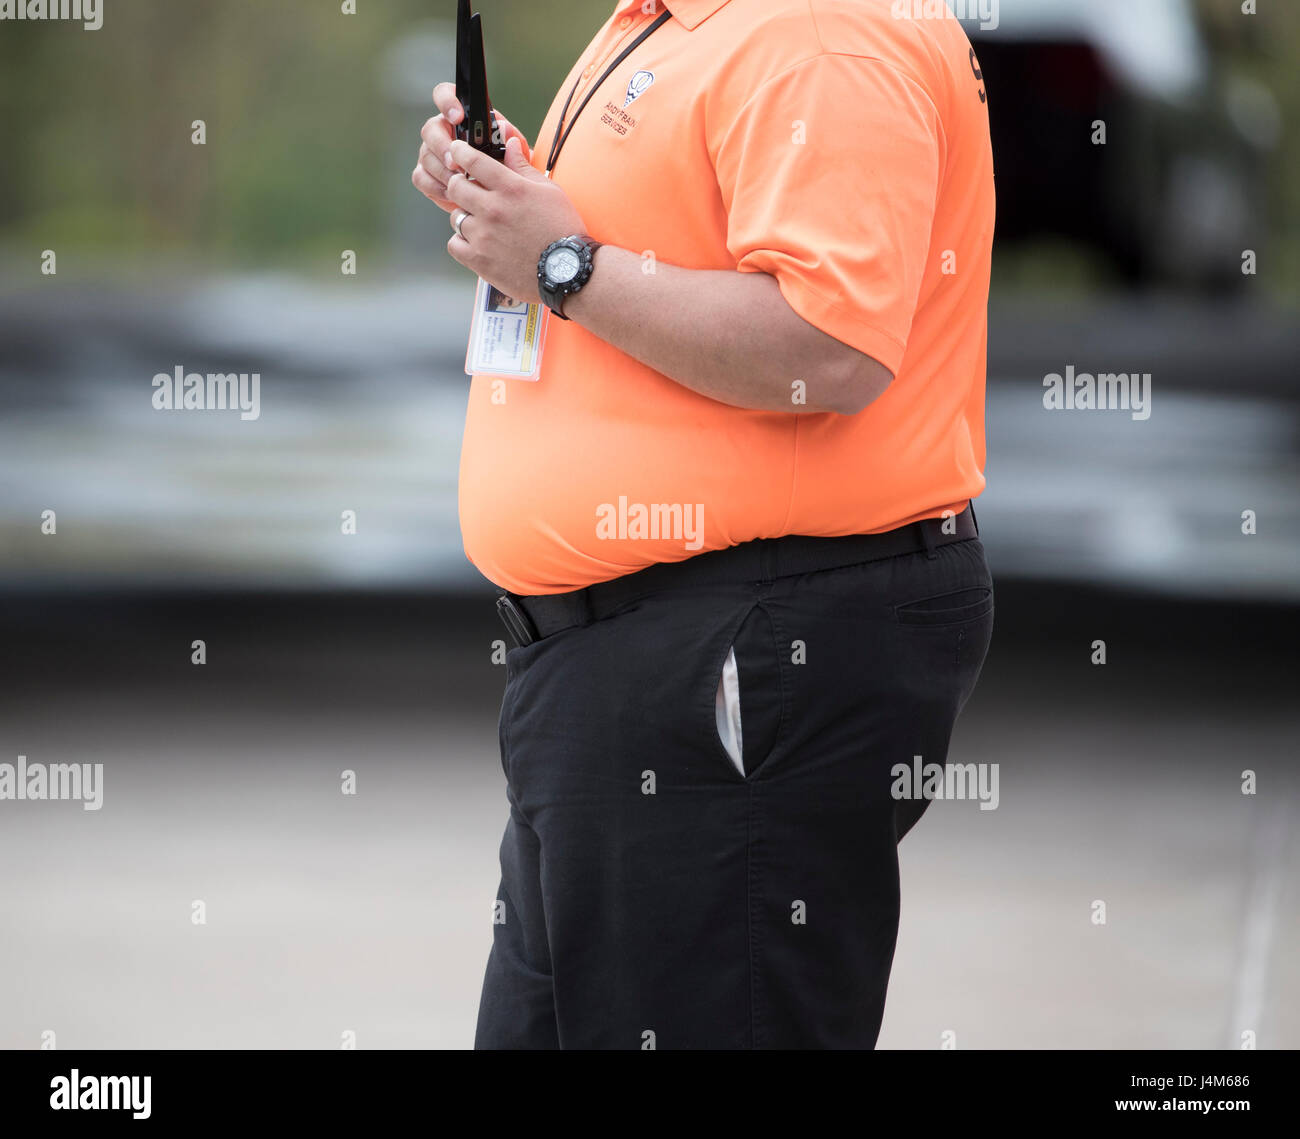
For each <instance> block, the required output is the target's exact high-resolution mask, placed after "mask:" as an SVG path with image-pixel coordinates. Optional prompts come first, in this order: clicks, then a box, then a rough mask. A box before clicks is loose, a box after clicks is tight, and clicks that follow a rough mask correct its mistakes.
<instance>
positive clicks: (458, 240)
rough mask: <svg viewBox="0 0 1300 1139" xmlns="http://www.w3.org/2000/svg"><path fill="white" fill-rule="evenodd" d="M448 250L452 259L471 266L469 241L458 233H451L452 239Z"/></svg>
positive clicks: (448, 244)
mask: <svg viewBox="0 0 1300 1139" xmlns="http://www.w3.org/2000/svg"><path fill="white" fill-rule="evenodd" d="M447 252H448V253H450V254H451V256H452V259H453V260H455V261H459V262H460V263H461V264H462V265H464V266H465V268H466V269H468V268H469V267H470V265H469V258H470V257H471V253H470V248H469V242H468V241H466V240H465V239H464V238H463V237H460V236H459V235H457V234H454V233H453V234H452V235H451V240H450V241H448V242H447Z"/></svg>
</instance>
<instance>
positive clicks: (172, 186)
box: [0, 0, 1300, 1048]
mask: <svg viewBox="0 0 1300 1139" xmlns="http://www.w3.org/2000/svg"><path fill="white" fill-rule="evenodd" d="M862 2H864V3H869V2H885V0H862ZM343 7H345V6H344V5H343V4H342V3H341V2H336V3H320V2H309V0H278V2H277V3H275V4H266V3H259V2H256V0H219V2H213V3H209V4H204V5H182V4H176V3H168V2H166V0H120V2H118V3H110V4H108V5H107V11H106V12H105V14H104V22H103V27H102V28H101V29H100V30H97V31H84V30H82V29H81V28H80V27H79V26H78V25H75V24H68V23H62V22H48V21H46V22H39V23H30V22H29V23H16V22H9V21H6V22H3V23H0V400H2V401H3V416H0V675H2V683H0V763H6V762H7V763H13V762H15V761H16V759H17V757H18V756H20V755H25V756H27V757H28V759H29V761H30V762H33V763H38V762H39V763H103V764H104V771H105V783H106V787H105V801H104V808H103V809H102V810H101V811H98V812H84V811H82V810H80V809H79V807H78V806H77V805H76V804H71V803H57V802H56V803H33V802H28V803H14V802H0V1047H9V1048H30V1047H39V1046H40V1044H41V1042H42V1034H43V1033H54V1034H55V1038H56V1039H57V1042H58V1045H59V1046H60V1047H102V1048H113V1047H205V1046H211V1047H265V1048H279V1047H322V1048H332V1047H338V1046H339V1045H340V1042H341V1040H342V1039H343V1034H344V1033H346V1032H355V1033H356V1039H357V1043H358V1045H359V1046H361V1047H466V1046H468V1045H469V1044H470V1043H471V1041H472V1035H473V1024H474V1014H475V1009H476V1006H477V997H478V987H479V984H480V981H481V976H482V966H483V962H484V959H485V956H486V952H487V948H488V945H489V944H490V939H491V926H490V907H491V903H492V899H493V898H494V896H495V889H496V881H497V869H496V848H497V844H498V842H499V837H500V831H501V828H502V827H503V826H504V823H505V819H506V803H505V796H504V781H503V778H502V775H501V768H500V764H499V762H498V758H497V753H496V716H497V709H498V702H499V698H500V692H501V687H502V684H503V681H504V670H503V669H502V668H501V667H500V665H499V664H496V663H494V659H493V648H494V642H495V641H497V640H498V639H499V638H501V637H502V636H503V632H502V630H501V627H500V626H499V624H498V623H497V621H496V618H495V614H494V612H493V607H492V597H493V595H494V592H495V591H494V590H493V589H492V587H491V586H490V585H488V583H486V582H484V581H483V580H482V579H481V578H479V577H478V575H477V574H476V573H475V571H474V570H473V568H472V567H471V566H470V565H469V564H468V563H467V562H466V561H465V559H464V556H463V553H462V551H461V546H460V538H459V531H458V525H457V518H456V499H455V489H456V471H457V464H458V457H459V444H460V429H461V424H462V421H463V415H464V409H465V400H466V391H467V381H466V377H465V376H464V374H463V361H464V351H465V341H466V336H467V332H468V316H469V306H470V301H471V296H472V292H473V289H472V281H471V280H470V279H468V277H467V275H466V274H465V273H464V271H463V270H461V269H460V268H459V267H458V266H456V265H455V264H454V263H453V262H451V261H450V259H449V258H448V257H447V256H446V254H445V251H444V249H443V246H444V244H445V241H446V237H447V225H446V221H445V219H444V215H442V214H441V212H439V211H437V210H436V209H435V208H434V207H432V206H431V205H429V204H428V203H427V202H425V201H424V200H423V199H422V198H420V197H419V196H418V195H417V194H416V193H415V191H414V190H413V189H412V188H411V186H410V181H409V178H410V171H411V168H412V166H413V165H414V162H415V154H416V151H417V149H418V146H419V139H418V131H419V128H420V125H421V124H422V123H423V121H424V120H425V118H427V117H428V115H429V114H430V113H431V105H430V99H429V92H430V89H431V88H432V86H433V84H434V83H435V82H438V81H440V80H442V79H449V78H451V77H452V33H453V27H454V4H453V3H452V2H451V0H445V2H441V0H440V2H438V3H432V2H429V0H418V2H417V0H362V2H361V3H360V4H358V5H357V7H358V9H359V11H358V12H357V14H355V15H352V14H347V13H345V12H344V11H342V10H341V9H342V8H343ZM477 7H478V9H479V10H480V11H481V12H482V13H483V18H484V23H485V34H486V40H487V52H488V71H489V76H490V78H491V90H492V96H493V101H494V103H495V104H496V105H497V106H498V107H499V108H500V109H501V110H502V111H503V112H504V113H505V114H506V115H508V116H509V117H510V118H511V119H512V120H513V121H514V122H515V123H517V124H518V125H519V126H521V128H522V129H524V131H525V132H526V133H528V134H529V135H530V137H532V136H535V134H536V130H537V128H538V126H539V124H540V122H541V119H542V117H543V115H544V113H545V110H546V108H547V106H548V104H549V101H550V99H551V97H552V96H553V94H554V92H555V89H556V88H557V86H558V84H559V83H560V81H561V79H562V78H563V76H564V75H565V73H566V72H567V69H568V67H569V66H570V64H571V63H572V61H573V60H574V59H575V58H576V57H577V55H578V53H579V52H580V51H581V50H582V48H583V47H584V46H585V45H586V43H587V42H588V41H589V39H590V38H591V36H592V35H593V34H594V32H595V31H596V29H597V28H598V27H599V25H600V23H601V22H602V20H603V19H604V18H605V17H606V16H607V15H608V14H609V11H610V10H611V9H612V4H611V3H609V2H608V0H564V3H563V4H559V3H547V2H539V0H526V2H525V0H481V3H479V4H478V5H477ZM958 7H959V8H960V7H961V6H960V5H958ZM1259 9H1260V11H1259V14H1257V15H1245V14H1243V13H1242V11H1241V4H1240V3H1238V0H1202V2H1200V3H1196V2H1193V0H1109V2H1104V0H1091V2H1089V3H1081V2H1078V0H1070V2H1067V0H1002V2H1001V3H1000V4H993V5H992V7H991V9H988V8H986V10H991V11H993V12H995V13H996V16H997V26H996V27H995V28H983V29H982V28H980V26H979V21H978V20H973V21H968V28H969V30H970V33H971V36H972V41H973V43H974V45H975V47H976V49H977V51H978V53H979V60H980V65H981V67H982V69H983V72H984V75H985V79H986V84H987V89H988V93H989V107H990V115H991V118H992V124H993V135H994V147H995V160H996V165H997V186H998V195H999V220H998V225H999V234H998V249H997V255H996V257H995V274H994V288H993V296H992V301H991V313H990V337H989V398H988V440H989V459H988V468H987V474H988V479H989V486H988V490H987V492H986V493H985V494H984V496H983V497H982V498H981V499H980V500H979V504H978V510H979V517H980V523H981V528H982V530H983V534H984V540H985V544H986V546H987V549H988V553H989V558H990V561H991V563H992V565H993V570H994V573H995V576H996V580H997V583H998V626H997V630H996V633H995V638H994V645H993V649H992V651H991V653H990V656H989V658H988V662H987V664H986V667H985V672H984V678H983V680H982V682H981V686H980V688H979V689H978V690H977V692H976V694H975V696H974V697H973V699H972V700H971V703H970V704H969V705H968V707H967V711H966V714H965V716H964V717H963V719H962V721H961V722H960V724H959V725H958V729H957V734H956V737H955V739H954V745H953V753H952V758H953V760H954V761H962V762H996V763H999V764H1000V765H1001V806H1000V808H999V809H998V810H996V811H993V812H980V811H978V810H975V809H974V805H973V804H963V803H936V804H934V806H932V808H931V810H930V813H929V814H928V816H927V818H926V820H925V821H924V823H923V824H922V825H921V826H919V827H918V828H917V829H916V830H915V831H914V832H913V833H912V834H911V835H910V836H909V837H908V839H907V841H906V842H905V843H904V844H903V847H902V850H901V857H902V873H903V900H904V901H903V918H902V925H901V929H900V937H899V952H898V958H897V961H896V965H895V972H894V981H893V985H892V988H891V995H890V1003H889V1007H888V1009H887V1012H886V1017H885V1026H884V1031H883V1033H882V1037H881V1046H882V1047H896V1048H933V1047H938V1046H939V1043H940V1040H941V1034H942V1033H944V1032H948V1031H951V1032H954V1033H956V1041H957V1046H958V1047H972V1048H980V1047H1012V1048H1015V1047H1033V1048H1038V1047H1048V1048H1060V1047H1082V1048H1109V1047H1136V1048H1182V1047H1210V1048H1220V1047H1222V1048H1236V1047H1241V1046H1242V1043H1243V1035H1242V1034H1243V1033H1252V1034H1254V1035H1253V1037H1249V1038H1246V1039H1247V1040H1248V1041H1249V1040H1253V1041H1254V1042H1256V1043H1257V1044H1258V1046H1259V1047H1291V1048H1294V1047H1297V1046H1300V969H1298V968H1297V961H1300V841H1297V839H1296V833H1295V832H1296V829H1297V822H1298V821H1300V793H1298V792H1300V775H1298V774H1297V772H1296V769H1295V762H1294V760H1295V756H1296V752H1297V732H1296V729H1297V720H1298V719H1300V717H1298V715H1297V709H1296V701H1295V689H1296V673H1295V645H1296V628H1297V626H1296V616H1297V603H1298V602H1300V572H1298V567H1300V504H1298V503H1297V495H1296V487H1297V483H1298V479H1297V476H1298V475H1300V460H1298V457H1297V456H1298V452H1300V447H1298V442H1300V439H1298V432H1297V426H1298V417H1297V398H1298V396H1300V392H1297V382H1298V380H1300V320H1298V319H1297V315H1298V310H1300V224H1298V223H1300V146H1298V145H1297V132H1298V131H1300V68H1297V66H1296V61H1297V58H1300V8H1297V6H1296V5H1294V4H1283V3H1261V4H1260V5H1259ZM199 120H201V121H202V123H203V130H204V132H205V136H204V142H203V144H202V145H195V143H194V142H193V141H192V139H193V136H194V132H195V130H196V126H195V124H196V122H197V121H199ZM1098 120H1101V121H1104V122H1105V124H1106V131H1107V138H1106V144H1105V145H1104V146H1097V145H1094V144H1093V142H1092V135H1093V124H1094V122H1096V121H1098ZM349 251H350V252H351V254H352V255H354V258H355V267H356V271H355V273H345V272H343V268H344V266H345V258H346V256H347V253H348V252H349ZM51 253H52V254H53V259H51V256H50V255H51ZM51 268H54V269H55V270H56V271H54V272H50V269H51ZM1243 269H1245V270H1246V271H1243ZM1070 365H1073V366H1074V367H1076V368H1077V369H1078V370H1079V371H1088V372H1093V373H1096V372H1103V371H1115V372H1149V373H1151V375H1152V389H1153V398H1152V414H1151V416H1150V418H1149V419H1146V420H1142V421H1136V420H1133V419H1132V418H1131V417H1130V416H1129V415H1127V414H1124V413H1120V412H1108V413H1101V412H1094V413H1091V414H1089V413H1085V412H1077V413H1073V414H1064V413H1062V414H1048V413H1047V412H1046V411H1045V410H1044V408H1043V403H1042V395H1043V387H1042V383H1043V377H1044V376H1046V375H1048V374H1050V373H1059V372H1062V371H1063V370H1064V369H1065V368H1066V367H1067V366H1070ZM177 367H183V368H184V369H185V370H186V371H195V372H222V373H227V372H254V371H255V372H259V373H260V374H261V377H262V384H261V415H260V417H259V418H257V419H256V420H248V421H245V420H241V419H240V418H239V417H238V416H235V415H224V416H223V415H192V416H171V415H166V414H162V413H159V412H156V411H155V410H154V409H153V407H152V406H151V403H150V398H151V395H152V388H151V380H152V378H153V376H154V375H155V374H157V373H160V372H167V373H170V372H172V371H174V370H175V369H176V368H177ZM344 510H354V511H356V516H357V520H358V521H357V532H356V533H355V534H350V535H346V534H343V533H342V532H341V529H340V516H341V513H342V512H343V511H344ZM46 511H54V512H55V517H56V520H57V528H56V532H54V533H48V532H45V531H46V530H48V526H46V527H44V528H43V526H42V521H43V515H44V512H46ZM1245 511H1253V512H1254V515H1253V516H1254V518H1255V519H1256V528H1255V532H1254V533H1252V534H1246V533H1243V522H1242V518H1243V512H1245ZM200 639H201V640H203V641H205V642H206V645H207V663H206V664H205V665H203V666H202V667H196V666H195V665H193V664H191V661H190V658H191V652H192V649H191V645H192V642H194V641H195V640H200ZM1099 640H1100V641H1105V643H1106V654H1107V659H1106V663H1105V664H1104V665H1097V664H1094V663H1092V658H1093V656H1094V652H1095V648H1094V642H1096V641H1099ZM1246 769H1250V770H1252V771H1255V772H1256V773H1257V776H1258V787H1259V793H1258V794H1256V795H1254V796H1247V795H1243V794H1242V790H1241V785H1242V772H1243V771H1244V770H1246ZM345 770H350V771H354V772H355V773H356V778H357V794H356V795H355V796H344V795H342V794H341V793H340V779H341V772H343V771H345ZM967 808H970V809H967ZM195 900H203V901H204V902H205V903H206V907H207V913H208V920H207V924H206V925H204V926H195V925H193V924H192V923H191V920H190V918H191V905H192V902H194V901H195ZM1096 900H1104V901H1105V902H1106V904H1107V912H1108V920H1107V923H1106V924H1105V925H1104V926H1098V925H1095V924H1093V921H1092V908H1091V907H1092V904H1093V902H1094V901H1096Z"/></svg>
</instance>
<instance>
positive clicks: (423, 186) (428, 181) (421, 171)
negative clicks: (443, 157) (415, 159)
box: [411, 166, 460, 213]
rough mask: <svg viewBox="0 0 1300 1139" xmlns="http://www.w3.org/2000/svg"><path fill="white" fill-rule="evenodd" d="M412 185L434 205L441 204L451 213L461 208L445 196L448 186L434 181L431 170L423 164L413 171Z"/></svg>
mask: <svg viewBox="0 0 1300 1139" xmlns="http://www.w3.org/2000/svg"><path fill="white" fill-rule="evenodd" d="M411 185H413V186H414V187H415V188H416V189H417V190H419V191H420V193H421V194H423V195H424V196H425V197H426V198H428V199H429V201H431V202H433V203H434V205H436V206H440V207H441V208H442V209H444V210H446V211H448V212H449V213H450V212H451V211H452V210H455V209H459V208H460V207H459V206H457V205H456V203H455V202H449V201H447V199H446V198H444V197H443V194H444V193H445V192H446V187H445V186H444V185H443V184H442V183H441V182H436V181H434V179H433V178H432V177H430V175H429V172H428V171H427V170H426V169H425V168H424V167H423V166H417V167H416V168H415V169H414V170H413V171H412V172H411Z"/></svg>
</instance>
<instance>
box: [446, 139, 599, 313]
mask: <svg viewBox="0 0 1300 1139" xmlns="http://www.w3.org/2000/svg"><path fill="white" fill-rule="evenodd" d="M445 165H447V166H448V168H451V167H452V166H455V167H458V168H459V169H460V170H461V173H459V174H453V175H451V177H450V179H449V181H448V183H447V187H446V191H445V193H446V197H447V200H448V201H450V202H452V203H453V204H454V206H455V207H457V212H456V213H455V214H453V215H452V220H453V222H454V221H455V219H456V218H457V217H459V216H460V211H461V210H464V211H465V213H466V214H468V216H467V217H466V218H465V219H464V220H463V221H462V222H461V226H460V234H452V237H451V240H450V241H449V242H447V252H448V253H450V254H451V255H452V257H454V258H455V259H456V260H457V261H459V262H460V263H461V264H462V265H464V266H465V268H466V269H472V270H473V271H474V272H475V273H477V274H478V275H479V276H480V277H482V278H483V279H484V280H485V281H487V282H488V284H490V285H495V286H496V287H497V288H498V289H500V290H501V291H502V292H503V293H505V294H507V295H508V296H511V297H514V298H515V299H516V300H520V301H528V302H529V303H530V304H537V303H538V302H539V301H540V300H541V295H540V294H539V293H538V291H537V262H538V260H539V259H540V258H541V256H542V252H543V250H545V249H546V247H547V246H548V245H550V244H551V242H553V241H559V240H560V238H562V237H569V236H570V235H572V234H575V233H586V232H587V230H586V226H585V225H584V224H583V221H582V215H581V214H579V213H578V210H577V208H576V207H575V206H574V204H573V203H572V202H571V201H569V195H568V194H566V193H565V192H564V191H563V190H562V189H560V187H559V186H557V185H556V184H555V183H554V182H552V181H551V180H550V179H549V178H548V177H546V175H545V174H543V173H542V172H541V171H540V170H537V169H535V168H534V167H533V166H532V165H531V164H530V163H529V162H528V159H527V158H525V157H524V150H523V146H522V144H521V142H520V140H519V139H518V138H510V139H508V140H507V141H506V158H505V162H504V163H501V162H497V161H496V160H495V159H493V158H489V157H488V156H487V155H486V154H481V153H480V152H479V151H477V150H475V149H474V148H473V147H472V146H470V145H469V143H467V142H453V143H452V144H451V147H450V154H449V157H448V159H447V160H446V162H445Z"/></svg>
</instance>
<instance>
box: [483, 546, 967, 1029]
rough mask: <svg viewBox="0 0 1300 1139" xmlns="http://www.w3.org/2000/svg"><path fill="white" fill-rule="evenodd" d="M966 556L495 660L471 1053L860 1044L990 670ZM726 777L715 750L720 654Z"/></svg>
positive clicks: (683, 597)
mask: <svg viewBox="0 0 1300 1139" xmlns="http://www.w3.org/2000/svg"><path fill="white" fill-rule="evenodd" d="M992 623H993V593H992V583H991V581H990V578H989V572H988V567H987V564H986V562H985V558H984V549H983V546H982V544H981V543H980V541H979V539H978V538H973V539H969V540H966V541H960V542H955V543H952V544H950V545H945V546H940V547H938V548H936V549H933V550H930V551H928V552H926V551H921V552H918V553H914V554H904V555H900V556H897V557H892V558H888V559H885V560H881V561H872V562H866V563H862V564H860V565H852V566H847V567H844V568H839V569H833V570H825V571H820V572H816V573H807V574H799V575H794V576H788V577H777V578H775V579H773V580H767V581H757V582H755V581H749V582H737V583H735V584H733V585H710V586H706V587H695V588H691V589H680V590H677V589H666V590H663V591H660V592H657V593H655V594H653V595H651V596H649V597H645V598H641V599H638V600H636V601H634V602H632V603H630V604H629V605H628V606H627V607H626V608H624V609H622V610H620V611H618V612H616V613H615V614H613V615H612V616H608V617H606V618H605V619H603V620H598V621H595V622H594V623H592V624H589V625H586V626H581V627H575V628H571V629H567V630H564V631H561V632H558V633H555V634H554V635H552V636H549V637H545V638H543V639H541V640H538V641H536V642H534V643H532V644H529V645H526V646H524V647H522V648H513V649H510V650H509V651H508V653H507V655H506V671H507V680H506V691H505V698H504V701H503V704H502V709H501V720H500V742H501V761H502V766H503V768H504V770H505V775H506V780H507V796H508V799H509V804H510V818H509V822H508V824H507V826H506V831H505V837H504V838H503V840H502V843H501V887H500V891H499V893H498V906H497V914H496V918H495V925H494V941H493V947H492V951H491V955H490V957H489V959H488V965H487V975H486V978H485V981H484V985H483V995H482V1000H481V1004H480V1008H479V1018H478V1032H477V1037H476V1042H475V1045H476V1047H478V1048H557V1047H564V1048H642V1049H644V1048H742V1049H743V1048H871V1047H874V1045H875V1042H876V1038H877V1035H878V1034H879V1031H880V1023H881V1018H882V1015H883V1012H884V1004H885V990H886V987H887V984H888V980H889V972H890V967H891V965H892V962H893V955H894V944H895V940H896V936H897V930H898V913H899V887H898V856H897V845H898V841H899V839H900V838H901V837H902V836H903V834H904V833H906V831H907V830H908V829H909V828H910V827H911V826H912V825H913V824H914V823H915V822H916V821H917V819H918V818H919V817H920V815H921V813H922V812H923V811H924V809H925V806H926V800H924V799H921V800H919V801H918V800H915V799H913V800H900V799H895V798H894V797H893V795H892V794H891V786H892V785H893V783H894V777H893V776H892V775H891V769H892V768H893V766H894V765H895V764H898V763H903V764H910V763H911V762H912V760H913V757H914V756H918V755H919V756H922V757H924V761H925V762H926V763H939V764H942V763H943V762H944V761H945V759H946V756H947V751H948V741H949V736H950V733H951V731H952V727H953V722H954V721H955V720H956V717H957V714H958V712H959V711H960V709H961V707H962V705H963V704H964V703H965V701H966V699H967V697H968V696H969V695H970V693H971V690H972V689H973V687H974V685H975V682H976V679H977V677H978V675H979V671H980V667H981V665H982V663H983V661H984V656H985V653H986V651H987V649H988V643H989V636H990V633H991V630H992ZM732 649H734V652H735V660H736V665H737V670H738V673H739V690H740V708H741V722H742V734H743V767H744V772H743V774H742V772H741V771H740V770H738V768H737V766H736V764H735V763H734V762H733V760H732V758H731V756H730V755H729V754H728V752H727V750H726V748H725V747H724V745H723V742H722V741H721V740H720V738H719V735H718V727H717V722H716V719H715V697H716V695H717V692H718V685H719V677H720V675H721V673H722V669H723V666H724V662H725V661H726V660H727V658H728V655H729V651H730V650H732Z"/></svg>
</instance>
